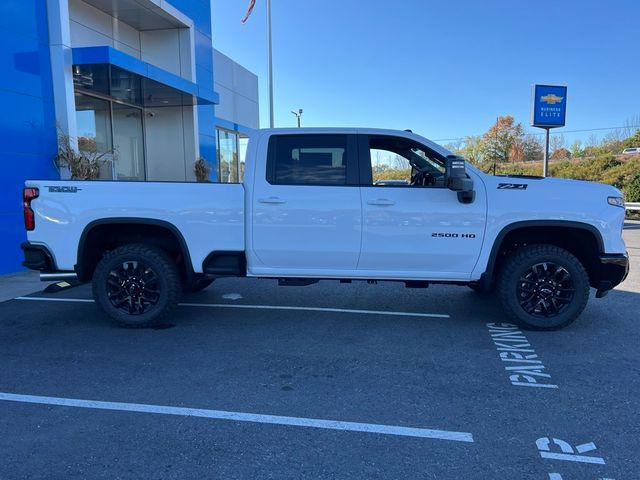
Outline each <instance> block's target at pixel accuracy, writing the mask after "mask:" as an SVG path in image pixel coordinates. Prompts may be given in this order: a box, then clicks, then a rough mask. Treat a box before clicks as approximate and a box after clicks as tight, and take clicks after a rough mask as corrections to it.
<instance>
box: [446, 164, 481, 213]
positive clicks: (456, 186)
mask: <svg viewBox="0 0 640 480" xmlns="http://www.w3.org/2000/svg"><path fill="white" fill-rule="evenodd" d="M445 169H446V170H445V185H446V186H447V188H448V189H449V190H452V191H454V192H458V201H459V202H460V203H471V202H473V200H474V199H475V197H476V192H475V190H474V189H473V179H471V178H470V177H469V175H467V169H466V166H465V161H464V159H463V158H462V157H458V156H456V155H449V156H448V157H447V158H446V163H445Z"/></svg>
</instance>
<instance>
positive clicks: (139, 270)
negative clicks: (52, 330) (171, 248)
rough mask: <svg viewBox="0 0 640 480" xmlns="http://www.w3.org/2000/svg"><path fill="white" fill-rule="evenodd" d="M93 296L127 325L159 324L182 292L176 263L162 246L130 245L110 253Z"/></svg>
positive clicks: (99, 270)
mask: <svg viewBox="0 0 640 480" xmlns="http://www.w3.org/2000/svg"><path fill="white" fill-rule="evenodd" d="M92 288H93V298H94V299H95V301H96V303H97V304H98V306H99V307H100V308H101V309H102V310H103V311H104V312H105V313H106V314H107V315H109V317H111V319H112V320H113V321H114V322H115V323H117V324H119V325H121V326H126V327H148V326H152V325H155V324H158V323H159V322H160V321H161V320H162V318H163V317H164V316H166V315H167V313H168V312H169V311H170V310H171V309H172V308H173V307H174V306H175V305H176V304H177V303H178V300H179V298H180V294H181V293H182V285H181V284H180V274H179V273H178V269H177V267H176V265H175V263H174V262H173V261H172V260H171V258H170V257H169V256H168V255H167V254H166V253H165V252H164V251H163V250H161V249H159V248H156V247H153V246H150V245H144V244H130V245H124V246H122V247H118V248H116V249H115V250H112V251H110V252H107V253H106V254H105V255H104V257H102V259H101V260H100V262H99V263H98V265H97V267H96V270H95V272H94V274H93V285H92Z"/></svg>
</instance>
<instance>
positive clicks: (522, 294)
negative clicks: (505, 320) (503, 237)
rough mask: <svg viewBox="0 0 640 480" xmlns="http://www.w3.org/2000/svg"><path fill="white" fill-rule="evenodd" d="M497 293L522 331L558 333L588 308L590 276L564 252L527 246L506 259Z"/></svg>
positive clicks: (551, 246)
mask: <svg viewBox="0 0 640 480" xmlns="http://www.w3.org/2000/svg"><path fill="white" fill-rule="evenodd" d="M497 291H498V296H499V298H500V302H501V303H502V306H503V307H504V309H505V310H506V311H507V312H508V313H509V315H510V316H511V317H512V318H513V320H515V322H516V323H518V324H519V325H520V326H522V327H523V328H526V329H529V330H558V329H560V328H563V327H565V326H567V325H569V324H570V323H571V322H573V321H574V320H575V319H576V318H578V317H579V316H580V314H581V313H582V311H583V310H584V308H585V306H586V305H587V301H588V299H589V276H588V275H587V272H586V270H585V269H584V267H583V265H582V263H580V261H579V260H578V259H577V258H576V257H575V256H574V255H573V254H571V253H570V252H568V251H567V250H564V249H562V248H560V247H556V246H554V245H530V246H527V247H523V248H521V249H519V250H517V251H516V252H514V253H513V254H512V255H511V256H510V257H508V258H507V259H506V261H505V264H504V266H503V268H502V271H501V273H500V276H499V278H498V284H497Z"/></svg>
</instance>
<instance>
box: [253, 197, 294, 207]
mask: <svg viewBox="0 0 640 480" xmlns="http://www.w3.org/2000/svg"><path fill="white" fill-rule="evenodd" d="M258 202H260V203H269V204H272V205H278V204H281V203H287V201H286V200H283V199H281V198H278V197H269V198H259V199H258Z"/></svg>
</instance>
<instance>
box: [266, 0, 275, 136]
mask: <svg viewBox="0 0 640 480" xmlns="http://www.w3.org/2000/svg"><path fill="white" fill-rule="evenodd" d="M267 44H268V55H267V56H268V63H269V66H268V69H269V71H268V76H269V126H270V128H273V126H274V122H273V59H272V50H271V0H267Z"/></svg>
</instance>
